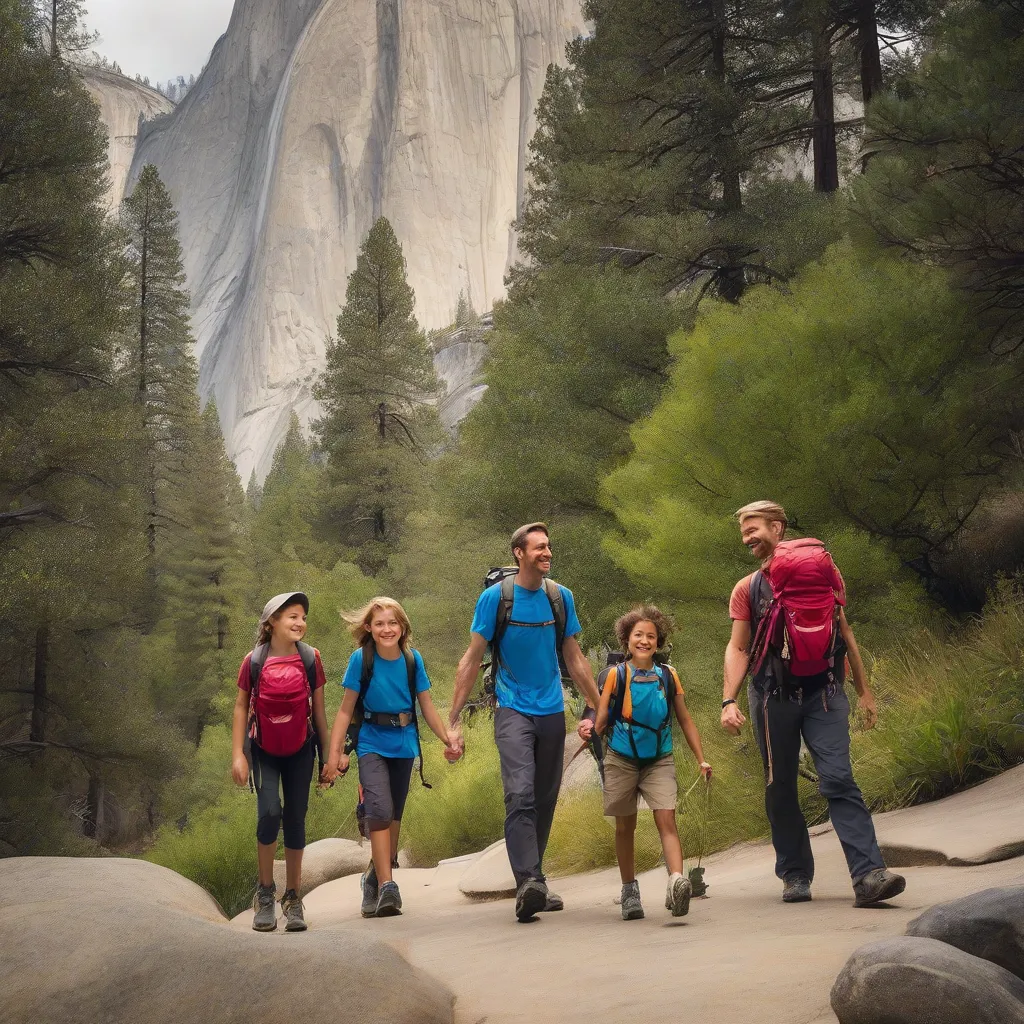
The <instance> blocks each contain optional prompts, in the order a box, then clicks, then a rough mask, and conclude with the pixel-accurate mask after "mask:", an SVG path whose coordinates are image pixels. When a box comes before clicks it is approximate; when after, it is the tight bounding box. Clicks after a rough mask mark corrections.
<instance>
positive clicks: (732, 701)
mask: <svg viewBox="0 0 1024 1024" xmlns="http://www.w3.org/2000/svg"><path fill="white" fill-rule="evenodd" d="M735 703H736V701H735V699H733V698H732V697H730V698H729V700H723V701H722V708H723V710H724V709H725V708H727V707H728V706H729V705H730V704H735Z"/></svg>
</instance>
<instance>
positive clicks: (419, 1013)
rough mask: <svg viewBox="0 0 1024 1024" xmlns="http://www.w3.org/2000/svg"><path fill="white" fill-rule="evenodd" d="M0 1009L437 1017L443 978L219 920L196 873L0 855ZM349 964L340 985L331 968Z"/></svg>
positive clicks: (165, 1016)
mask: <svg viewBox="0 0 1024 1024" xmlns="http://www.w3.org/2000/svg"><path fill="white" fill-rule="evenodd" d="M0 874H2V878H3V885H2V886H0V893H2V895H0V986H2V990H3V993H4V998H3V1000H2V1002H0V1022H3V1024H7V1022H11V1024H14V1022H20V1021H60V1024H95V1022H97V1021H104V1022H105V1024H138V1022H139V1021H146V1022H147V1024H181V1022H182V1021H209V1022H211V1024H219V1022H229V1021H230V1022H238V1024H243V1022H246V1024H272V1022H273V1024H279V1022H281V1021H285V1020H320V1019H323V1018H324V1011H325V1008H329V1007H336V1010H335V1011H334V1012H333V1013H332V1014H331V1016H334V1017H337V1016H339V1014H340V1016H341V1019H345V1020H358V1021H361V1022H365V1024H385V1022H387V1024H391V1022H403V1024H405V1022H408V1024H450V1022H451V1021H452V1020H453V997H452V995H451V992H450V991H449V990H448V989H447V988H445V987H444V986H443V985H441V984H440V983H438V982H436V981H434V980H433V979H431V978H430V977H428V976H427V975H425V974H423V973H422V972H421V971H418V970H414V969H413V968H412V967H411V966H410V965H409V963H408V962H407V961H406V960H405V959H403V957H402V956H401V955H400V954H399V953H397V952H396V951H395V950H394V949H392V948H391V947H390V946H388V945H385V944H384V943H383V942H379V941H376V940H374V939H371V938H364V937H362V936H356V935H345V936H344V941H339V935H338V932H337V931H336V930H334V929H329V928H324V929H322V930H319V931H318V930H317V928H316V923H315V921H313V922H312V923H311V926H310V930H309V931H308V932H305V933H303V934H302V935H287V936H285V935H284V934H283V933H281V934H280V935H276V934H275V935H265V934H260V933H257V932H253V931H246V930H241V929H237V928H231V927H230V926H229V924H228V922H227V920H226V919H225V918H224V916H223V914H221V912H220V910H219V908H218V907H217V905H216V903H215V902H214V901H213V900H212V899H211V898H210V897H209V896H208V895H207V894H206V893H205V892H204V891H203V890H202V889H200V888H199V887H198V886H196V885H193V884H192V883H191V882H189V881H187V880H186V879H184V878H182V877H181V876H180V875H177V874H175V873H174V872H173V871H168V870H167V869H166V868H161V867H157V866H156V865H153V864H147V863H145V862H142V861H131V860H120V859H116V858H109V859H101V860H75V859H65V858H57V857H52V858H51V857H47V858H42V857H26V858H12V859H9V860H5V861H3V862H2V864H0ZM345 978H358V980H359V983H358V984H353V985H343V987H342V988H339V985H341V984H342V982H341V981H340V980H339V979H345Z"/></svg>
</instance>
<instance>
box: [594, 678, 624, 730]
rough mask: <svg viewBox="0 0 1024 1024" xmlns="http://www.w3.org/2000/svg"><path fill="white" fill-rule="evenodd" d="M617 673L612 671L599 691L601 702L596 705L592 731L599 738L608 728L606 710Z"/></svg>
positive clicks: (610, 700)
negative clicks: (595, 716)
mask: <svg viewBox="0 0 1024 1024" xmlns="http://www.w3.org/2000/svg"><path fill="white" fill-rule="evenodd" d="M617 676H618V672H617V671H616V670H615V669H612V671H611V672H609V673H608V677H607V679H605V682H604V690H602V691H601V700H600V701H599V702H598V705H597V721H595V722H594V729H595V730H596V731H597V734H598V735H599V736H601V735H603V733H604V731H605V729H607V728H608V708H609V706H610V705H611V702H612V690H614V689H615V680H616V677H617Z"/></svg>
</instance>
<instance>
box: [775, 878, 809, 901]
mask: <svg viewBox="0 0 1024 1024" xmlns="http://www.w3.org/2000/svg"><path fill="white" fill-rule="evenodd" d="M810 898H811V880H810V879H809V878H808V877H807V876H806V875H793V876H792V878H787V879H786V880H785V881H784V882H783V883H782V902H783V903H807V902H808V901H809V900H810Z"/></svg>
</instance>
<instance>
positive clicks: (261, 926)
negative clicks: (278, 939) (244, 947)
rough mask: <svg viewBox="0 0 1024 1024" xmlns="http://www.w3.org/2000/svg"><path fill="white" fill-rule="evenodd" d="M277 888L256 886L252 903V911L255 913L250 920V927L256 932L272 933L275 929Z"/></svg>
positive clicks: (274, 886) (271, 885)
mask: <svg viewBox="0 0 1024 1024" xmlns="http://www.w3.org/2000/svg"><path fill="white" fill-rule="evenodd" d="M276 894H277V886H276V885H274V884H273V883H271V884H270V885H257V886H256V896H255V897H254V898H253V901H252V909H253V910H255V911H256V914H255V916H254V917H253V919H252V927H253V930H254V931H257V932H272V931H274V930H275V929H276V928H277V901H276V899H275V896H276Z"/></svg>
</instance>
